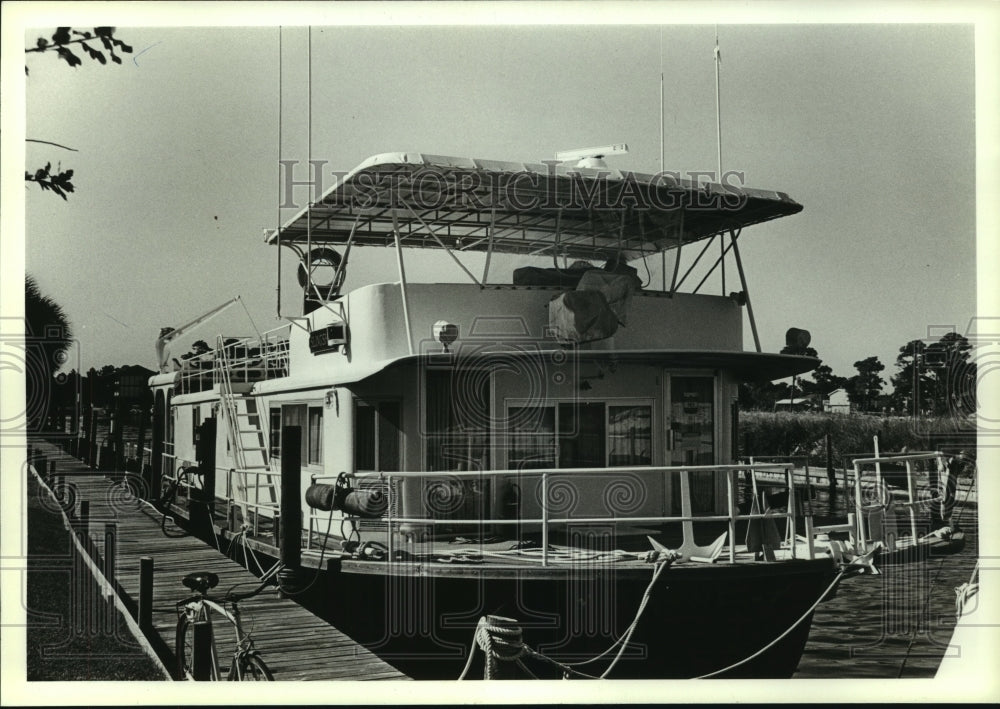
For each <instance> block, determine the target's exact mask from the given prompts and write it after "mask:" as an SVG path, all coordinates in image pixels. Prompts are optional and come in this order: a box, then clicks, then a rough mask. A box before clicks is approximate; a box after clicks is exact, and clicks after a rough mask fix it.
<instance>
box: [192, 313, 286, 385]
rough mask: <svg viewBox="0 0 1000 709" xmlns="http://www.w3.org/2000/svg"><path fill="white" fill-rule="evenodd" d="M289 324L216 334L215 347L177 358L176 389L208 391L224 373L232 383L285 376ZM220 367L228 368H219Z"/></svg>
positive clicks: (252, 381)
mask: <svg viewBox="0 0 1000 709" xmlns="http://www.w3.org/2000/svg"><path fill="white" fill-rule="evenodd" d="M290 328H291V325H290V324H286V325H282V326H280V327H277V328H275V329H273V330H268V331H267V332H264V333H261V334H260V335H259V336H258V335H252V336H249V337H247V336H238V337H236V336H225V335H222V336H220V337H219V340H218V342H219V343H221V344H217V345H216V347H215V348H213V349H211V350H208V351H207V352H203V353H202V354H199V355H195V356H192V357H188V358H187V359H184V360H183V361H181V363H180V364H181V375H180V381H179V385H178V389H179V393H181V394H194V393H197V392H201V391H210V390H211V389H212V388H213V387H216V386H218V385H219V384H220V382H221V381H222V377H223V376H225V375H227V374H228V377H229V379H230V381H231V382H232V383H234V384H248V383H249V384H252V383H254V382H259V381H265V380H268V379H276V378H278V377H285V376H288V333H289V330H290ZM223 368H225V369H226V370H228V371H227V372H223Z"/></svg>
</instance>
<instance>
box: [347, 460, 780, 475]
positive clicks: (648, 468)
mask: <svg viewBox="0 0 1000 709" xmlns="http://www.w3.org/2000/svg"><path fill="white" fill-rule="evenodd" d="M793 467H794V466H793V465H791V464H790V463H789V464H782V463H761V464H754V465H751V464H749V463H730V464H725V465H644V466H635V465H632V466H628V465H619V466H613V467H607V468H524V469H521V470H518V469H516V468H515V469H507V470H492V469H490V470H429V471H419V470H399V471H393V472H372V471H356V472H353V473H351V477H353V478H384V477H390V476H391V477H394V478H433V477H458V478H469V477H480V476H483V475H540V474H542V473H549V474H557V475H560V474H566V475H607V474H609V473H616V472H628V473H679V472H683V471H689V472H693V473H697V472H702V471H704V472H708V471H715V472H720V473H721V472H726V471H729V470H734V471H740V470H751V469H753V470H755V471H757V470H761V471H767V470H778V471H781V470H789V469H791V468H793Z"/></svg>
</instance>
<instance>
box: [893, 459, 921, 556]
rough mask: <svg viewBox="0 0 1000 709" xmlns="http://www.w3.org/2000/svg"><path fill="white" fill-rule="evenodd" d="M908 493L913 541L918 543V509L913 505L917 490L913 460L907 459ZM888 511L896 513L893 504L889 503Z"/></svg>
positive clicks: (908, 508)
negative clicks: (914, 483) (914, 485)
mask: <svg viewBox="0 0 1000 709" xmlns="http://www.w3.org/2000/svg"><path fill="white" fill-rule="evenodd" d="M906 494H907V501H908V502H909V503H910V504H909V506H908V507H907V510H908V511H909V513H910V536H911V538H912V539H913V543H914V544H916V543H917V511H916V510H915V509H914V506H913V498H914V497H916V494H915V490H914V489H913V462H912V461H909V460H908V461H906ZM888 512H889V513H891V514H895V513H894V512H893V510H892V505H889V509H888Z"/></svg>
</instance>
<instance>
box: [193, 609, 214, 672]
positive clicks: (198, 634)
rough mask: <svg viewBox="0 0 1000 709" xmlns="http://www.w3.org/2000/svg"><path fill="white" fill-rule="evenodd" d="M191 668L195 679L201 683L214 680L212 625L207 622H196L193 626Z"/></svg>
mask: <svg viewBox="0 0 1000 709" xmlns="http://www.w3.org/2000/svg"><path fill="white" fill-rule="evenodd" d="M191 629H192V631H193V632H192V637H191V653H192V657H191V664H192V665H193V666H192V668H191V671H192V674H193V675H194V678H195V679H196V680H199V681H208V680H211V679H212V625H211V624H210V623H209V622H208V621H207V620H196V621H195V622H194V623H192V624H191Z"/></svg>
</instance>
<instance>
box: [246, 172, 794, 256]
mask: <svg viewBox="0 0 1000 709" xmlns="http://www.w3.org/2000/svg"><path fill="white" fill-rule="evenodd" d="M801 210H802V205H800V204H798V203H797V202H795V201H794V200H792V199H791V198H790V197H788V195H786V194H784V193H782V192H771V191H765V190H756V189H750V188H747V187H736V186H728V185H722V184H716V183H704V182H703V183H701V184H699V183H697V182H696V181H694V180H689V179H684V178H682V177H680V175H679V174H675V173H662V174H658V175H646V174H640V173H632V172H620V171H618V170H613V169H610V168H601V169H595V168H581V167H573V166H567V165H563V164H558V163H555V162H551V163H514V162H500V161H496V160H477V159H472V158H456V157H446V156H440V155H425V154H421V153H384V154H381V155H376V156H374V157H371V158H368V159H367V160H365V161H364V162H363V163H362V164H361V165H359V166H358V167H357V168H355V169H354V170H353V171H352V172H350V173H348V174H347V175H346V176H344V177H343V178H341V179H339V180H338V181H337V183H336V184H335V185H334V186H333V187H332V188H331V189H329V190H328V191H326V193H325V194H324V195H323V196H322V197H321V198H320V199H319V200H318V201H317V203H315V204H313V205H312V206H311V207H309V208H306V209H303V210H302V211H301V212H299V213H298V214H297V215H295V217H293V218H292V219H291V220H289V221H288V222H287V223H286V224H285V225H284V226H283V227H282V228H281V230H280V242H281V243H286V244H287V243H295V244H299V245H306V244H312V245H314V246H319V245H334V244H344V243H346V242H347V241H348V238H349V236H350V234H351V232H352V229H354V239H353V244H354V245H357V246H392V245H393V244H394V243H395V242H394V237H393V224H394V222H395V224H396V225H397V226H398V229H399V234H400V239H401V242H400V243H401V245H402V246H404V247H415V248H449V249H454V250H456V251H489V250H492V251H495V252H497V253H514V254H534V255H544V254H558V255H560V256H565V257H568V258H578V259H590V260H598V259H600V260H607V259H609V258H612V257H615V256H618V257H619V258H623V259H624V260H626V261H628V260H633V259H636V258H640V257H642V256H646V255H650V254H653V253H656V252H658V251H663V250H666V249H671V248H675V247H677V246H680V245H682V244H688V243H691V242H694V241H699V240H701V239H706V238H709V237H711V236H714V235H716V234H718V233H721V232H726V231H729V230H738V229H741V228H742V227H744V226H749V225H751V224H758V223H760V222H765V221H769V220H771V219H776V218H778V217H783V216H787V215H790V214H796V213H797V212H800V211H801ZM265 238H266V240H267V241H268V243H276V242H278V241H279V234H277V233H276V232H275V231H274V230H271V231H269V232H268V233H267V235H266V237H265Z"/></svg>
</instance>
